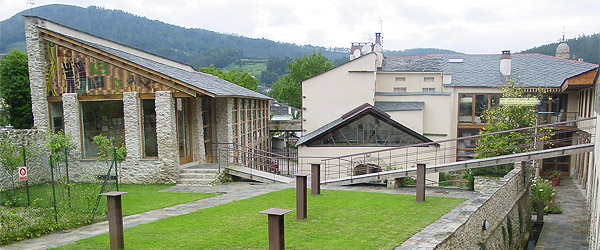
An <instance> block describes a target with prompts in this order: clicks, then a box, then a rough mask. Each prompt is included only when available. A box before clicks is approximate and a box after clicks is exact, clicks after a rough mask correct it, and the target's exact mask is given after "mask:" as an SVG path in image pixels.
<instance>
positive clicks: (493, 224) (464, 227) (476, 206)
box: [396, 164, 531, 249]
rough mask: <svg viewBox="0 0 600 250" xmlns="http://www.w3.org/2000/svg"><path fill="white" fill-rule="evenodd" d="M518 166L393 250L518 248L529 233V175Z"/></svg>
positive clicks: (525, 169) (524, 169) (528, 172)
mask: <svg viewBox="0 0 600 250" xmlns="http://www.w3.org/2000/svg"><path fill="white" fill-rule="evenodd" d="M520 165H521V164H515V169H513V170H512V171H511V172H510V173H508V174H507V175H505V176H504V177H503V178H501V179H499V180H498V183H496V184H495V185H493V186H490V187H488V188H486V189H484V190H483V191H481V192H480V194H478V195H476V196H475V197H472V198H470V199H468V200H467V201H465V202H463V203H462V204H460V205H458V206H457V207H456V208H454V209H453V210H452V211H450V212H449V213H447V214H445V215H444V216H442V217H441V218H440V219H438V220H437V221H436V222H434V223H432V224H431V225H429V226H427V227H426V228H425V229H423V230H422V231H421V232H419V233H417V234H415V235H413V237H411V238H410V239H408V240H407V241H405V242H404V244H402V245H401V246H399V247H397V248H396V249H521V248H522V246H523V245H524V244H525V242H526V240H527V238H528V237H529V232H530V230H531V219H530V218H531V201H530V194H529V183H530V182H531V178H530V176H531V174H530V171H529V170H528V168H527V167H521V166H520ZM484 221H487V223H486V228H485V229H484V226H483V225H484Z"/></svg>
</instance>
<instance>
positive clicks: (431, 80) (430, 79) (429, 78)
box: [423, 76, 435, 82]
mask: <svg viewBox="0 0 600 250" xmlns="http://www.w3.org/2000/svg"><path fill="white" fill-rule="evenodd" d="M434 80H435V77H433V76H426V77H423V82H433V81H434Z"/></svg>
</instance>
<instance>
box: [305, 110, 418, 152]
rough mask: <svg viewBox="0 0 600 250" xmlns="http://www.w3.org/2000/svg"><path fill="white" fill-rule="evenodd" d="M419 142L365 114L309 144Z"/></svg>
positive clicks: (357, 144)
mask: <svg viewBox="0 0 600 250" xmlns="http://www.w3.org/2000/svg"><path fill="white" fill-rule="evenodd" d="M421 142H422V141H421V140H419V139H417V138H415V137H413V136H412V135H410V134H408V133H406V132H405V131H402V130H400V129H398V128H396V127H394V126H392V125H390V124H388V123H386V122H382V121H380V120H378V119H376V118H375V117H374V116H371V115H367V116H364V117H362V118H360V119H358V120H355V121H353V122H351V123H350V124H348V125H345V126H343V127H341V128H338V129H336V130H333V131H331V132H329V133H327V134H324V135H322V136H321V138H319V139H317V140H316V141H314V142H312V143H310V146H317V145H328V146H403V145H411V144H417V143H421Z"/></svg>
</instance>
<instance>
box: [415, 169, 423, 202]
mask: <svg viewBox="0 0 600 250" xmlns="http://www.w3.org/2000/svg"><path fill="white" fill-rule="evenodd" d="M423 201H425V164H417V202H423Z"/></svg>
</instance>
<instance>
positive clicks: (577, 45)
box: [522, 33, 600, 63]
mask: <svg viewBox="0 0 600 250" xmlns="http://www.w3.org/2000/svg"><path fill="white" fill-rule="evenodd" d="M567 44H568V45H569V48H570V49H571V57H572V58H573V59H579V58H583V61H585V62H591V63H598V62H600V33H597V34H593V35H581V36H579V37H577V38H574V39H567ZM556 46H558V42H556V43H550V44H546V45H542V46H539V47H534V48H531V49H528V50H524V51H522V52H523V53H540V54H544V55H551V56H554V55H555V54H556Z"/></svg>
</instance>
